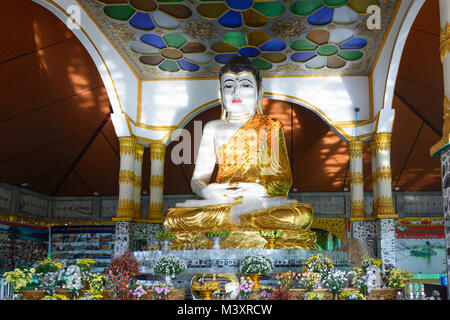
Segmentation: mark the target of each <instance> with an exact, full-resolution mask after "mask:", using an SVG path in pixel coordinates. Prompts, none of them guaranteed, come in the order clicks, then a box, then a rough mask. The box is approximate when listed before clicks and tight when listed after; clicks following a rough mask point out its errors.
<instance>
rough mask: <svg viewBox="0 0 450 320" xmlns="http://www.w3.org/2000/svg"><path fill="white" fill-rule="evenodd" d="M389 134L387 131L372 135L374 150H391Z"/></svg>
mask: <svg viewBox="0 0 450 320" xmlns="http://www.w3.org/2000/svg"><path fill="white" fill-rule="evenodd" d="M391 136H392V135H391V134H390V133H387V132H382V133H376V134H375V135H374V139H375V143H376V151H377V152H380V151H388V152H391Z"/></svg>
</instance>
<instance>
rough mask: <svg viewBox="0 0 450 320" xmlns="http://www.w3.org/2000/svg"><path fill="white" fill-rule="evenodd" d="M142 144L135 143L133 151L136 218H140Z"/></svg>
mask: <svg viewBox="0 0 450 320" xmlns="http://www.w3.org/2000/svg"><path fill="white" fill-rule="evenodd" d="M144 148H145V147H144V146H143V145H142V144H139V143H137V144H136V149H135V153H134V208H135V214H134V217H135V218H136V219H141V192H142V160H143V155H144Z"/></svg>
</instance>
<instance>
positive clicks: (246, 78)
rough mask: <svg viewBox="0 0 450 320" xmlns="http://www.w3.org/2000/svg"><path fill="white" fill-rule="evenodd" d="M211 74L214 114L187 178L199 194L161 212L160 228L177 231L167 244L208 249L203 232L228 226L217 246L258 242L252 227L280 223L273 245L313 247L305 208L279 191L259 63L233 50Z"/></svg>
mask: <svg viewBox="0 0 450 320" xmlns="http://www.w3.org/2000/svg"><path fill="white" fill-rule="evenodd" d="M219 80H220V93H221V99H222V116H221V119H218V120H214V121H211V122H208V123H207V124H206V125H205V127H204V130H203V135H202V138H201V142H200V146H199V149H198V155H197V160H196V164H195V169H194V173H193V176H192V180H191V187H192V190H193V191H194V192H195V193H196V194H197V195H198V196H199V197H200V198H202V199H201V200H187V201H185V202H183V203H177V204H176V206H175V208H171V209H169V210H168V211H167V212H166V219H165V221H164V228H165V229H166V230H170V231H171V232H173V233H175V234H176V235H177V239H176V240H175V241H174V242H173V244H172V248H174V249H182V248H183V247H185V244H193V246H194V247H195V248H197V249H200V248H209V247H210V246H211V245H210V241H209V240H208V239H207V238H206V237H205V232H206V231H207V230H217V229H221V230H229V231H230V236H229V237H228V238H227V239H225V240H223V241H222V247H223V248H234V249H237V248H263V247H264V246H265V244H266V241H265V240H264V239H263V238H262V237H261V236H260V234H259V230H271V231H272V230H277V229H281V230H282V231H283V235H282V237H281V238H280V239H279V240H278V241H277V243H276V247H277V248H292V249H316V248H317V247H316V245H315V242H316V235H315V233H314V232H312V231H310V227H311V224H312V218H313V209H312V208H311V206H309V205H307V204H305V203H299V202H297V201H296V200H293V199H288V198H287V195H288V192H289V189H290V188H291V185H292V175H291V170H290V166H289V160H288V154H287V149H286V143H285V139H284V133H283V126H282V124H281V122H280V121H279V120H277V119H275V118H272V117H270V116H266V115H263V114H262V107H261V103H262V97H263V93H264V91H263V87H262V79H261V75H260V73H259V70H258V69H256V68H255V67H254V66H253V64H252V63H251V61H250V60H248V59H247V58H244V57H240V56H237V57H234V58H232V59H230V61H229V62H228V63H227V64H225V65H224V66H223V67H222V68H221V69H220V72H219ZM216 163H217V164H218V172H217V177H216V179H215V182H212V183H210V179H211V176H212V173H213V171H214V168H215V165H216Z"/></svg>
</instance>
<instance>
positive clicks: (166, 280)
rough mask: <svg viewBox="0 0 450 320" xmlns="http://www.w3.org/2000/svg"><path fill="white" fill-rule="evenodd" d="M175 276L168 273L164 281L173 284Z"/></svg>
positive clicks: (169, 284)
mask: <svg viewBox="0 0 450 320" xmlns="http://www.w3.org/2000/svg"><path fill="white" fill-rule="evenodd" d="M173 278H175V277H174V276H172V275H170V274H166V275H164V282H165V283H166V284H167V285H168V286H171V285H172V279H173Z"/></svg>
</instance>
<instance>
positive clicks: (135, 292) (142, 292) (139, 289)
mask: <svg viewBox="0 0 450 320" xmlns="http://www.w3.org/2000/svg"><path fill="white" fill-rule="evenodd" d="M146 294H147V291H145V290H144V288H142V286H137V287H136V288H135V289H134V290H133V293H132V295H133V297H136V298H137V299H138V300H139V299H140V298H141V297H142V296H143V295H146Z"/></svg>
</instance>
